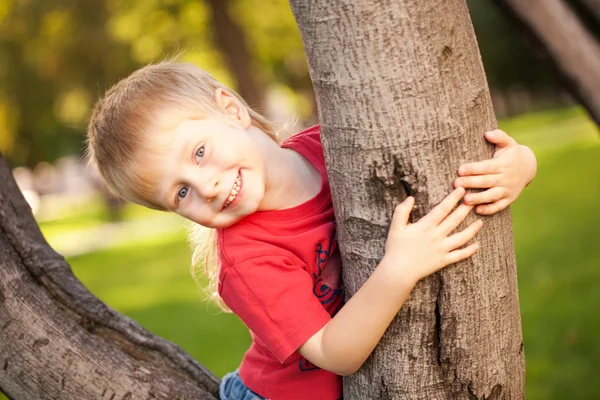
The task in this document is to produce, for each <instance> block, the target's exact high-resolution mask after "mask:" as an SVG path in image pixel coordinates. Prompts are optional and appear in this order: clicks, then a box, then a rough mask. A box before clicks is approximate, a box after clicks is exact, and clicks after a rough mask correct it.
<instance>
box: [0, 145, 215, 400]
mask: <svg viewBox="0 0 600 400" xmlns="http://www.w3.org/2000/svg"><path fill="white" fill-rule="evenodd" d="M0 188H2V190H0V392H4V393H6V395H8V396H9V397H10V398H11V399H15V400H29V399H61V400H68V399H73V400H82V399H106V400H109V399H111V400H113V399H114V400H117V399H218V384H219V381H218V379H217V378H216V377H214V376H213V375H212V374H211V373H210V372H208V371H207V370H206V369H205V368H204V367H202V366H201V365H199V364H198V363H197V362H196V361H194V360H193V359H192V358H191V357H190V356H189V355H187V354H186V353H185V352H183V350H181V349H180V348H179V347H177V346H176V345H174V344H173V343H170V342H168V341H166V340H164V339H161V338H159V337H156V336H155V335H153V334H151V333H150V332H148V331H146V330H145V329H144V328H142V327H141V326H140V325H139V324H137V323H136V322H135V321H132V320H130V319H129V318H127V317H125V316H123V315H121V314H119V313H117V312H116V311H114V310H112V309H110V308H108V307H107V306H106V305H105V304H103V303H102V302H101V301H100V300H98V299H97V298H96V297H94V296H93V295H92V294H91V293H90V292H89V291H88V290H87V289H86V288H85V287H84V286H83V285H82V284H81V283H80V282H79V281H78V280H77V279H76V278H75V277H74V276H73V274H72V272H71V269H70V267H69V265H68V264H67V263H66V262H65V260H64V259H63V257H62V256H60V255H59V254H57V253H55V252H54V251H53V250H52V249H51V248H50V247H49V246H48V244H47V243H46V241H45V240H44V238H43V236H42V234H41V232H40V230H39V228H38V226H37V224H36V222H35V220H34V219H33V216H32V214H31V210H30V208H29V206H28V204H27V203H26V202H25V200H24V199H23V196H22V195H21V193H20V192H19V190H18V188H17V186H16V183H15V181H14V179H13V178H12V174H11V171H10V169H9V167H8V165H7V164H6V162H5V161H4V159H3V158H2V156H1V155H0Z"/></svg>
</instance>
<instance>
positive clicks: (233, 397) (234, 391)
mask: <svg viewBox="0 0 600 400" xmlns="http://www.w3.org/2000/svg"><path fill="white" fill-rule="evenodd" d="M219 396H220V397H221V400H265V399H264V398H262V397H260V396H259V395H257V394H256V393H254V392H253V391H252V390H250V389H249V388H248V386H246V385H244V382H242V379H241V378H240V375H239V374H238V372H237V371H235V372H230V373H228V374H227V375H225V376H224V377H223V379H222V380H221V387H220V390H219Z"/></svg>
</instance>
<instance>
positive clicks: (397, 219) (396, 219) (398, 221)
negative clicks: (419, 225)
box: [390, 196, 415, 229]
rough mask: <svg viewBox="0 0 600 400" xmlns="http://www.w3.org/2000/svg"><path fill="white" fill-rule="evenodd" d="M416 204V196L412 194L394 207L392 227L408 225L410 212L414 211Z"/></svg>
mask: <svg viewBox="0 0 600 400" xmlns="http://www.w3.org/2000/svg"><path fill="white" fill-rule="evenodd" d="M414 205H415V198H414V197H412V196H409V197H407V198H406V199H404V201H403V202H402V203H400V204H398V205H397V206H396V208H395V209H394V215H393V216H392V224H391V227H390V229H392V228H399V227H402V226H406V225H408V219H409V218H410V212H411V211H412V209H413V206H414Z"/></svg>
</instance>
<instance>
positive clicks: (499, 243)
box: [290, 0, 524, 399]
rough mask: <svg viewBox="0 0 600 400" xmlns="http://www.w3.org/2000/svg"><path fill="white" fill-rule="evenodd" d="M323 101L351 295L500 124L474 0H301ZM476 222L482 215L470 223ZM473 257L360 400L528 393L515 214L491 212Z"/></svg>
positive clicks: (412, 308)
mask: <svg viewBox="0 0 600 400" xmlns="http://www.w3.org/2000/svg"><path fill="white" fill-rule="evenodd" d="M290 3H291V5H292V11H293V13H294V16H295V18H296V20H297V22H298V26H299V28H300V32H301V35H302V38H303V42H304V47H305V49H306V53H307V58H308V63H309V67H310V73H311V78H312V81H313V85H314V88H315V93H316V96H317V102H318V105H319V107H318V109H319V119H320V122H321V127H322V140H323V143H324V148H325V155H326V160H327V170H328V173H329V178H330V182H331V188H332V195H333V199H334V209H335V210H336V220H337V225H338V237H339V241H340V249H341V252H342V259H343V264H344V282H345V287H346V290H347V292H346V296H347V297H350V296H352V295H353V294H354V293H355V292H356V291H357V290H358V288H359V287H360V286H361V285H362V284H363V283H364V281H365V280H366V279H367V277H368V275H369V274H370V272H371V271H372V270H373V268H374V267H375V266H376V265H377V263H378V262H379V260H381V258H382V256H383V249H384V245H385V238H386V232H387V229H388V226H389V221H390V217H391V214H392V211H393V207H394V205H395V204H397V203H399V202H400V201H401V200H403V199H404V198H405V197H406V196H407V195H412V196H415V199H416V204H417V207H416V210H415V211H414V212H413V217H414V218H415V219H418V218H420V217H421V216H423V215H425V213H427V212H428V211H429V210H430V209H431V208H432V207H433V206H434V205H435V204H436V203H437V202H439V201H440V200H441V199H442V198H443V197H444V195H445V194H447V193H448V192H449V191H450V190H451V187H452V184H451V182H452V181H453V179H454V177H455V175H456V168H457V167H458V165H460V164H461V163H463V162H466V161H473V160H481V159H485V158H488V157H490V156H491V152H492V149H491V148H490V146H486V145H485V143H484V140H482V134H483V132H485V131H488V130H491V129H493V128H495V127H496V120H495V117H494V113H493V110H492V105H491V99H490V96H489V92H488V88H487V84H486V79H485V74H484V71H483V66H482V64H481V60H480V57H479V52H478V48H477V43H476V40H475V34H474V31H473V28H472V26H471V22H470V18H469V13H468V9H467V5H466V3H465V1H464V0H451V1H445V2H442V3H440V2H434V1H425V0H423V1H419V2H413V1H410V0H403V1H395V2H391V1H383V2H376V3H374V2H370V1H366V0H365V1H337V2H331V1H327V0H322V1H303V0H291V1H290ZM466 223H469V221H466ZM486 226H487V228H484V230H483V231H482V232H481V233H479V235H478V242H480V243H481V248H480V250H479V252H478V253H477V255H475V256H474V257H473V258H472V259H469V260H467V261H465V262H461V263H459V264H458V265H455V266H453V267H450V268H447V269H444V270H442V271H440V272H439V273H436V274H435V275H434V276H432V277H429V278H427V279H425V280H424V281H422V282H420V283H419V284H417V286H416V288H415V290H414V291H413V294H412V296H411V298H410V299H409V301H407V303H405V304H404V306H403V307H402V309H401V310H400V313H399V315H398V317H397V318H396V320H395V321H394V322H393V323H392V324H391V326H390V328H389V329H388V331H387V332H386V334H385V336H384V337H383V339H382V341H381V342H380V343H379V345H378V347H377V348H376V349H375V351H374V353H373V354H372V356H371V357H370V359H369V360H368V361H367V363H365V365H363V367H362V368H361V370H360V371H359V372H358V373H357V374H354V375H352V376H350V377H347V378H345V382H344V398H347V399H398V398H403V399H449V398H460V399H499V398H507V399H518V398H523V396H524V359H523V342H522V337H521V325H520V313H519V302H518V294H517V275H516V261H515V254H514V245H513V240H512V230H511V218H510V213H509V211H508V210H506V211H504V212H502V213H500V214H499V215H496V216H493V217H491V218H486Z"/></svg>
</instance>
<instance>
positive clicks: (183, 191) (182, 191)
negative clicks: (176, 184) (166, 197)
mask: <svg viewBox="0 0 600 400" xmlns="http://www.w3.org/2000/svg"><path fill="white" fill-rule="evenodd" d="M189 191H190V188H188V187H187V186H184V187H182V188H181V189H179V192H177V200H182V199H184V198H185V196H187V194H188V192H189Z"/></svg>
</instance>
